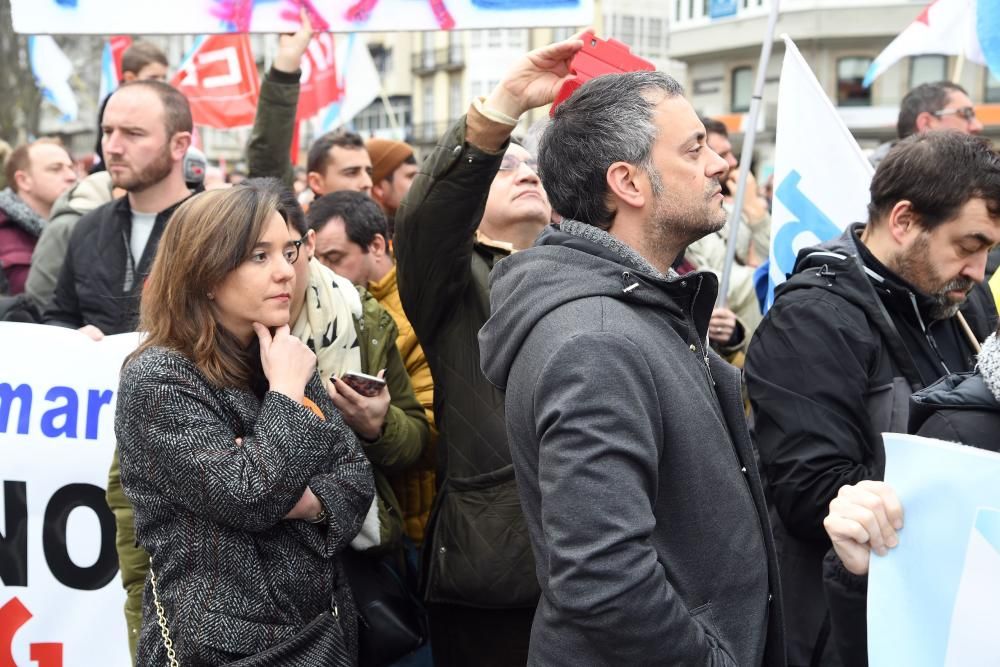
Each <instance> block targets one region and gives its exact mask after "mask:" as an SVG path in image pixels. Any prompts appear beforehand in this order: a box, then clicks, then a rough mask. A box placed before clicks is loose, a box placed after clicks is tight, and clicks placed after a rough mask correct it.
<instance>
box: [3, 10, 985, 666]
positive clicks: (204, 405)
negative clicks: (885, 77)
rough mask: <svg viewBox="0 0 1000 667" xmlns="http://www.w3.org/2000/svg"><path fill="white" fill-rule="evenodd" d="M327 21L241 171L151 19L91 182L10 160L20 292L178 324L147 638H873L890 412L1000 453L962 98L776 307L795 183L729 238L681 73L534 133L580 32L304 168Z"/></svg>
mask: <svg viewBox="0 0 1000 667" xmlns="http://www.w3.org/2000/svg"><path fill="white" fill-rule="evenodd" d="M310 37H311V34H310V31H309V30H308V28H304V29H302V30H300V31H299V32H298V33H296V34H294V35H284V36H282V37H281V39H280V42H279V51H278V55H277V57H276V58H275V59H274V61H273V65H272V67H271V69H270V70H269V71H268V72H267V73H266V75H265V77H264V80H263V83H262V87H261V93H260V103H259V107H258V110H257V115H256V120H255V123H254V127H253V131H252V134H251V138H250V141H249V145H248V147H247V165H248V168H247V173H246V174H242V173H233V174H231V175H230V174H224V173H222V172H221V171H220V170H219V169H218V168H216V167H212V166H209V165H208V164H207V163H206V159H205V156H204V155H202V154H201V153H200V152H199V151H197V150H195V149H193V148H192V147H191V141H192V131H193V125H192V119H191V113H190V109H189V106H188V103H187V100H186V99H185V98H184V96H183V95H182V94H180V93H179V92H178V91H177V90H175V89H174V88H172V87H171V86H169V85H168V84H167V83H165V82H164V81H163V80H164V78H165V75H166V71H167V68H168V64H167V60H166V58H165V57H164V56H163V54H162V53H160V52H159V51H158V50H157V49H155V47H152V46H150V45H149V44H147V43H143V42H137V43H136V44H134V45H133V46H131V47H130V48H129V50H128V51H126V52H125V57H124V64H125V66H126V76H125V77H124V79H123V81H124V82H123V84H122V86H121V87H120V88H119V89H118V90H117V91H115V92H114V93H113V94H111V95H110V96H109V97H108V98H107V99H106V100H104V102H103V104H102V106H101V112H100V129H101V139H100V142H99V150H98V154H99V156H100V157H99V162H98V165H97V167H96V168H95V169H94V170H93V173H91V174H90V175H87V176H86V177H85V178H83V179H82V180H78V178H77V177H78V174H77V172H76V171H75V169H74V163H73V161H72V159H71V157H70V155H69V154H68V152H67V151H66V150H65V149H64V148H63V147H62V146H61V145H60V144H59V143H58V142H56V141H54V140H50V139H38V140H36V141H33V142H31V143H28V144H25V145H22V146H18V147H16V148H15V149H14V150H13V151H11V152H10V153H9V154H8V155H7V156H6V157H5V166H4V170H3V173H4V179H5V182H6V185H5V189H3V190H2V191H0V295H2V296H0V319H3V320H6V321H16V322H33V323H36V324H44V325H54V326H62V327H69V328H73V329H77V330H79V331H80V332H81V333H82V334H84V335H86V336H88V337H90V338H91V339H92V340H94V341H100V340H101V339H102V338H103V337H104V336H107V335H112V334H119V333H126V332H133V331H143V332H145V333H146V337H145V338H144V340H143V342H142V344H141V346H140V347H139V349H137V350H136V351H135V352H133V353H132V354H131V355H130V357H129V358H128V360H127V361H126V363H125V365H124V367H123V370H122V375H121V385H120V388H119V393H118V399H117V400H118V402H117V412H116V419H115V433H116V438H117V445H118V446H117V450H116V452H115V456H114V459H113V460H112V461H108V462H107V464H108V466H109V468H110V472H109V480H108V492H107V499H108V504H109V506H110V507H111V509H112V510H113V512H114V515H115V519H116V526H117V539H116V544H117V550H118V555H119V562H120V567H121V579H122V584H123V586H124V587H125V589H126V591H127V602H126V606H125V618H126V621H127V627H128V633H129V635H128V638H127V641H128V643H129V646H130V649H131V652H132V655H133V659H134V660H135V661H136V664H138V665H163V664H170V665H174V664H180V665H185V667H188V666H192V665H223V664H230V663H232V664H247V665H250V664H254V665H257V664H261V665H264V664H268V665H311V664H323V665H353V664H360V665H363V666H365V667H368V666H375V665H379V666H381V665H401V666H429V665H439V666H441V667H449V666H463V667H464V666H471V665H477V666H478V665H484V666H492V665H497V666H504V667H506V666H514V665H525V664H531V665H567V666H569V665H573V666H576V665H609V666H610V665H615V666H618V665H640V664H676V665H740V666H743V665H786V664H788V665H795V666H803V667H804V666H806V665H831V666H837V665H847V666H850V665H864V664H866V662H867V655H866V643H867V639H866V637H867V629H866V623H865V598H866V588H867V579H866V575H867V571H868V564H869V559H870V555H871V553H872V552H875V553H876V554H879V555H882V554H884V553H886V550H887V549H890V548H892V547H894V546H896V545H898V544H899V543H900V541H902V540H905V539H906V536H905V531H903V530H902V527H903V520H904V519H903V517H904V508H903V507H902V506H901V505H900V502H899V500H898V498H897V497H896V495H895V492H894V491H893V489H892V488H891V487H889V486H888V485H886V484H885V483H884V482H882V481H881V480H882V477H883V475H884V467H885V452H884V449H883V445H882V441H881V437H880V435H879V434H880V433H882V432H883V431H895V432H910V433H919V434H921V435H930V436H933V437H939V438H942V439H946V440H953V441H958V442H962V443H965V444H968V445H972V446H976V447H981V448H984V449H992V450H997V449H998V448H1000V440H998V438H997V437H996V434H997V433H998V432H1000V428H998V427H1000V342H998V338H997V333H996V332H997V324H998V323H997V310H996V301H995V299H994V296H993V295H992V294H991V292H990V290H989V287H988V285H987V282H986V281H987V280H988V279H989V277H990V276H991V275H992V273H993V271H994V270H995V268H996V267H995V263H994V261H991V258H992V259H993V260H995V253H991V251H992V250H993V249H994V247H995V246H997V245H998V243H1000V156H998V154H997V153H996V152H995V151H994V149H993V147H992V146H991V145H990V143H989V142H988V141H987V140H985V139H983V138H981V137H978V136H976V135H978V134H979V133H980V131H981V130H982V125H981V124H979V123H978V121H977V120H976V119H975V112H974V109H973V108H972V106H971V102H970V101H969V99H968V96H967V95H966V93H965V91H964V90H962V89H961V88H960V87H958V86H957V85H955V84H950V83H946V82H942V83H939V84H925V85H923V86H920V87H918V88H916V89H914V90H913V91H911V93H910V94H909V95H907V97H906V99H904V101H903V104H902V109H901V112H900V120H899V138H898V140H897V141H895V142H892V143H891V144H889V145H886V146H885V147H882V148H880V149H879V150H878V151H877V152H876V154H875V155H874V156H873V161H875V162H877V169H876V171H875V175H874V177H873V179H872V183H871V202H870V204H869V207H868V212H869V215H868V218H867V220H857V221H841V222H843V223H844V224H847V225H848V226H847V228H846V230H845V232H844V233H843V236H841V237H840V238H838V239H834V240H830V241H828V242H826V243H822V244H820V245H817V246H815V247H810V248H805V249H803V250H802V251H801V252H800V253H799V255H798V260H797V262H796V265H795V270H794V271H793V273H792V275H791V276H790V277H789V280H788V281H787V282H785V283H784V284H783V285H782V286H780V287H779V288H778V289H777V291H776V294H775V300H774V305H773V307H771V308H770V309H769V310H768V311H767V312H766V314H765V313H764V312H763V309H762V307H761V304H760V303H759V302H758V298H757V296H756V292H755V288H754V272H755V270H756V268H757V267H758V266H759V265H760V264H761V263H762V262H764V261H766V260H767V256H768V251H769V244H770V213H769V211H770V205H769V202H768V201H767V199H766V198H764V197H760V196H758V194H757V185H756V182H755V181H753V180H752V175H751V180H750V182H749V192H750V194H749V195H748V196H747V197H746V200H745V203H744V204H743V210H742V211H740V215H739V216H737V217H738V219H739V225H738V228H737V231H736V232H735V235H734V237H733V238H730V236H731V235H732V234H733V232H731V231H729V230H727V229H726V227H725V222H726V219H727V217H728V216H729V213H730V212H731V211H732V208H733V200H732V197H731V195H732V193H733V192H734V191H735V189H736V171H737V167H738V161H737V159H736V157H735V156H734V153H733V148H732V145H731V143H730V139H729V136H728V132H727V129H726V126H725V125H724V124H722V123H720V122H718V121H716V120H713V119H710V118H701V117H699V116H698V114H697V113H696V112H695V110H694V108H693V107H692V106H691V104H690V103H689V102H688V101H687V100H686V99H685V97H684V91H683V90H682V88H681V87H680V85H679V84H678V83H677V82H676V81H675V80H673V79H672V78H671V77H669V76H667V75H665V74H662V73H658V72H635V73H626V74H616V75H607V76H602V77H598V78H596V79H593V80H591V81H589V82H587V83H586V84H585V85H583V86H582V87H580V88H579V90H577V91H576V92H575V93H574V94H573V96H572V97H571V98H569V99H568V100H566V101H564V102H563V103H562V104H561V105H560V106H559V107H558V108H557V110H556V112H555V114H554V115H553V118H552V119H551V121H549V122H548V123H547V124H546V126H545V128H544V130H543V131H542V133H541V136H540V139H537V138H536V140H534V141H528V142H525V144H524V145H522V144H521V143H519V141H518V138H517V137H516V136H515V132H516V127H517V124H518V119H519V118H520V117H521V116H522V115H523V114H524V113H525V112H527V111H529V110H531V109H534V108H538V107H543V106H545V105H548V104H550V103H551V102H552V101H553V100H554V98H555V95H556V92H557V91H558V90H559V88H560V86H561V85H562V83H563V82H564V81H565V80H566V79H567V77H568V76H570V70H569V62H570V61H571V60H572V58H573V56H574V55H575V54H576V53H577V51H578V50H579V49H580V48H581V46H582V43H581V42H580V41H579V39H577V38H571V39H569V40H567V41H563V42H559V43H556V44H553V45H550V46H548V47H543V48H540V49H537V50H535V51H532V52H531V53H529V54H527V55H526V56H524V57H522V58H521V59H520V60H518V61H517V62H515V63H514V64H513V65H512V66H511V67H510V69H509V71H508V73H507V74H506V75H505V76H504V78H503V79H502V80H501V81H500V83H499V84H498V85H497V87H496V88H495V89H494V90H493V91H492V92H491V93H490V94H489V95H488V96H486V97H481V98H477V99H476V100H474V101H473V102H472V104H471V106H470V107H469V109H468V112H467V113H466V115H464V116H463V117H462V118H461V119H460V120H458V121H457V122H456V123H455V124H454V125H453V126H452V127H451V128H450V129H449V130H448V131H447V132H446V133H445V134H444V135H443V136H442V137H440V138H439V140H438V142H437V145H436V146H435V148H434V149H433V150H432V151H431V152H430V154H429V155H427V156H426V157H425V159H423V160H422V161H418V159H417V155H416V154H415V152H414V150H413V148H412V147H410V146H408V145H407V144H405V143H404V142H400V141H393V140H387V139H380V138H372V139H369V140H368V141H365V140H364V139H363V138H362V137H360V136H358V135H357V134H354V133H352V132H349V131H343V130H341V131H337V132H332V133H329V134H325V135H323V136H321V137H319V138H318V139H317V140H316V141H315V142H314V143H313V144H312V146H311V147H310V148H309V151H308V158H307V162H306V165H305V167H304V168H299V167H296V166H294V165H293V164H292V163H291V161H290V159H289V155H290V150H289V149H290V144H291V142H292V140H293V136H294V134H295V133H294V124H295V117H296V106H297V103H298V95H299V77H300V71H299V62H300V60H301V57H302V54H303V52H304V51H305V49H306V47H307V45H308V43H309V39H310ZM535 145H537V150H533V151H529V150H528V148H527V146H532V147H534V146H535ZM848 223H852V224H848ZM728 243H735V244H736V252H735V258H736V259H735V262H736V263H735V265H734V266H733V267H732V272H731V275H730V283H729V286H728V295H727V296H728V298H727V303H728V304H729V307H727V308H721V307H717V305H716V297H717V293H718V290H719V278H718V276H719V275H720V274H721V273H722V272H723V263H724V261H725V260H724V257H725V255H726V246H727V244H728ZM98 344H99V343H98ZM741 369H743V373H742V374H741ZM121 640H122V642H123V643H124V642H125V641H126V638H125V637H122V638H121ZM236 661H239V662H236Z"/></svg>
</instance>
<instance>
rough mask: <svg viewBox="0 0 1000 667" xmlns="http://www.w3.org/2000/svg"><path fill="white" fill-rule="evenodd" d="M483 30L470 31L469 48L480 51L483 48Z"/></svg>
mask: <svg viewBox="0 0 1000 667" xmlns="http://www.w3.org/2000/svg"><path fill="white" fill-rule="evenodd" d="M483 32H485V31H483V30H470V31H469V48H470V49H478V48H481V47H482V46H483Z"/></svg>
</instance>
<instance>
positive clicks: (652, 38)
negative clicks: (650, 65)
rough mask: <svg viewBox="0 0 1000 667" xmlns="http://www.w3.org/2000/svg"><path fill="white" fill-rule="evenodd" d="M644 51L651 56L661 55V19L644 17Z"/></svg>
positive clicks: (659, 56) (658, 56) (657, 56)
mask: <svg viewBox="0 0 1000 667" xmlns="http://www.w3.org/2000/svg"><path fill="white" fill-rule="evenodd" d="M646 53H647V54H648V55H649V56H650V57H651V58H662V57H663V19H653V18H651V19H646Z"/></svg>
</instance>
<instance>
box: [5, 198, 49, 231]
mask: <svg viewBox="0 0 1000 667" xmlns="http://www.w3.org/2000/svg"><path fill="white" fill-rule="evenodd" d="M0 211H3V212H4V213H6V214H7V217H8V218H10V221H11V222H12V223H13V224H14V226H15V227H20V228H21V229H23V230H24V231H26V232H27V233H28V234H30V235H31V236H33V237H35V238H36V239H37V238H38V237H39V236H41V234H42V228H44V227H45V219H44V218H42V217H41V216H40V215H38V214H37V213H35V211H34V209H32V208H31V207H30V206H28V204H27V203H26V202H25V201H24V200H23V199H21V198H20V197H18V196H17V193H15V192H14V191H13V190H11V189H10V188H4V189H3V190H0Z"/></svg>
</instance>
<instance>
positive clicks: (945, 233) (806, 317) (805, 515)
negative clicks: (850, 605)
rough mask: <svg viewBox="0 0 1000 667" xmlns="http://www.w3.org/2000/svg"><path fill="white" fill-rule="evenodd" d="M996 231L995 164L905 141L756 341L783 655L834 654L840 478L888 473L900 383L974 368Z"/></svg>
mask: <svg viewBox="0 0 1000 667" xmlns="http://www.w3.org/2000/svg"><path fill="white" fill-rule="evenodd" d="M998 242H1000V159H998V157H997V155H996V154H995V153H994V152H993V151H992V150H991V148H990V146H989V144H988V143H987V142H985V141H984V140H982V139H979V138H977V137H974V136H969V135H963V134H959V133H957V132H932V133H926V134H921V135H917V136H913V137H910V138H907V139H905V140H903V141H901V142H900V143H899V144H898V145H897V146H896V147H895V148H893V150H892V151H890V152H889V154H888V155H887V156H886V157H885V159H884V160H883V161H882V162H881V164H880V165H879V167H878V170H877V171H876V172H875V176H874V177H873V179H872V184H871V203H870V204H869V220H868V223H867V224H855V225H852V226H850V227H849V228H848V229H847V231H846V232H845V233H844V235H843V236H842V237H841V238H839V239H837V240H835V241H832V242H829V243H825V244H822V245H820V246H818V247H814V248H807V249H805V250H803V251H801V252H800V253H799V257H798V259H797V261H796V266H795V270H794V273H793V275H792V277H791V278H790V279H789V280H788V281H787V282H786V283H784V284H783V285H782V286H781V287H779V288H778V290H777V291H776V295H775V303H774V307H773V308H771V310H770V311H769V312H768V314H767V316H766V317H765V318H764V321H763V323H762V324H761V326H760V328H758V330H757V333H756V335H755V336H754V338H753V340H752V341H751V343H750V349H749V352H748V356H747V364H746V375H747V385H748V388H749V393H750V401H751V405H752V408H753V414H754V417H755V434H756V444H757V447H758V449H759V450H760V456H761V460H762V462H763V468H764V476H765V478H766V481H767V484H768V487H769V491H770V494H769V499H770V500H771V502H773V503H774V509H775V510H776V512H777V518H776V519H775V520H774V524H775V536H776V538H777V540H778V546H779V552H780V554H781V574H782V589H783V590H784V591H785V594H786V599H785V607H786V609H788V610H789V613H788V618H789V623H788V633H789V664H791V665H805V664H810V662H811V660H812V658H813V656H814V654H815V656H816V657H820V656H823V658H822V664H829V665H836V664H839V661H838V659H837V657H836V655H835V654H834V653H833V652H832V651H830V650H829V646H828V645H827V642H826V637H827V636H828V632H829V620H828V618H827V606H826V602H825V600H824V597H823V588H822V560H823V556H824V554H825V553H826V551H827V550H828V549H829V548H830V540H829V538H828V537H827V536H826V533H825V532H824V530H823V518H824V517H825V516H826V514H827V508H828V506H829V504H830V501H831V500H833V498H834V497H835V496H836V495H837V491H838V489H840V488H841V487H842V486H844V485H849V484H856V483H858V482H860V481H862V480H878V479H881V478H882V475H883V473H884V465H885V452H884V449H883V446H882V438H881V436H880V433H882V432H883V431H892V432H906V427H907V417H908V404H909V398H910V394H911V393H913V392H914V391H916V390H919V389H922V388H924V387H926V386H928V385H930V384H932V383H934V382H935V381H936V380H938V378H940V377H942V376H945V375H948V374H950V373H954V372H963V371H971V370H972V369H973V368H974V366H975V353H976V349H975V346H976V344H977V341H980V340H983V339H984V338H986V336H987V335H989V333H990V332H991V331H993V329H994V328H995V326H996V309H995V307H994V305H993V303H992V296H991V295H990V294H989V292H988V287H986V286H985V285H983V284H982V281H983V278H984V271H985V268H986V259H987V255H988V253H989V251H990V249H991V248H992V247H993V246H994V245H996V244H997V243H998Z"/></svg>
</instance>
